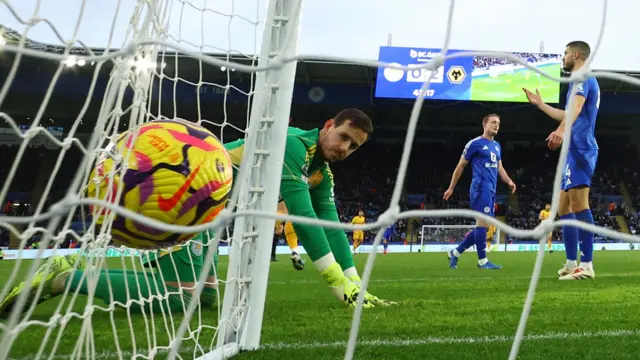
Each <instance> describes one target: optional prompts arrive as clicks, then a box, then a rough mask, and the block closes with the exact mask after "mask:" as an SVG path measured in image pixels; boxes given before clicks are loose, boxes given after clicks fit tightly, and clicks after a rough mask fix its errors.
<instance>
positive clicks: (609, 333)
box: [260, 329, 640, 350]
mask: <svg viewBox="0 0 640 360" xmlns="http://www.w3.org/2000/svg"><path fill="white" fill-rule="evenodd" d="M626 336H640V329H635V330H602V331H583V332H576V333H569V332H548V333H542V334H529V335H525V336H524V339H523V341H540V340H567V339H569V340H575V339H588V338H597V337H606V338H617V337H626ZM513 340H514V336H506V335H493V336H481V337H427V338H421V339H377V340H361V341H358V345H359V346H388V347H402V346H421V345H432V344H489V343H504V342H513ZM346 346H347V342H346V341H334V342H306V343H305V342H299V343H284V342H283V343H267V344H262V345H261V346H260V349H264V350H297V349H320V348H343V347H346Z"/></svg>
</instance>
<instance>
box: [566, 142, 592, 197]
mask: <svg viewBox="0 0 640 360" xmlns="http://www.w3.org/2000/svg"><path fill="white" fill-rule="evenodd" d="M597 162H598V149H590V150H578V149H569V154H568V156H567V165H566V166H565V168H564V176H563V177H562V187H561V189H562V190H564V191H567V190H569V189H573V188H575V187H578V186H586V187H591V178H592V177H593V172H594V171H595V169H596V163H597Z"/></svg>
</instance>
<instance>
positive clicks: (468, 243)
mask: <svg viewBox="0 0 640 360" xmlns="http://www.w3.org/2000/svg"><path fill="white" fill-rule="evenodd" d="M477 231H478V228H477V227H476V228H474V229H473V230H471V231H469V232H468V233H467V235H465V236H464V239H463V240H462V242H461V243H460V244H459V245H458V247H457V248H455V249H453V250H450V251H448V252H447V257H448V258H449V267H450V268H451V269H456V268H457V267H458V258H459V257H460V255H462V254H463V253H464V252H465V251H467V249H469V248H470V247H472V246H473V244H475V241H476V240H475V239H476V232H477Z"/></svg>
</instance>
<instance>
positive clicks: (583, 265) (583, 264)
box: [580, 261, 593, 270]
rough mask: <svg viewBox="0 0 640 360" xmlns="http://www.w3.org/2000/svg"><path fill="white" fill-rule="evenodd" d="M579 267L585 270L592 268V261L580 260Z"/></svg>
mask: <svg viewBox="0 0 640 360" xmlns="http://www.w3.org/2000/svg"><path fill="white" fill-rule="evenodd" d="M580 267H581V268H583V269H585V270H593V263H592V262H591V261H581V262H580Z"/></svg>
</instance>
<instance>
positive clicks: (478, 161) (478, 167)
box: [443, 114, 516, 270]
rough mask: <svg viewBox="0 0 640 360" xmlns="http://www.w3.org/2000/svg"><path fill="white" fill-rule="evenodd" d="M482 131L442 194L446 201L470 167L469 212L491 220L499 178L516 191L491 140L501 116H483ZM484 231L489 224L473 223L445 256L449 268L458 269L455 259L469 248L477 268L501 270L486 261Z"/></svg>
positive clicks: (485, 237) (471, 142) (485, 236)
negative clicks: (465, 170)
mask: <svg viewBox="0 0 640 360" xmlns="http://www.w3.org/2000/svg"><path fill="white" fill-rule="evenodd" d="M482 128H483V133H482V136H478V137H477V138H475V139H472V140H471V141H469V142H468V143H467V145H466V146H465V147H464V151H463V152H462V157H461V158H460V161H459V162H458V165H457V166H456V168H455V170H454V171H453V175H452V176H451V183H450V185H449V188H448V189H447V191H445V192H444V196H443V198H444V199H445V200H449V198H450V197H451V194H453V189H454V188H455V187H456V184H457V183H458V180H460V176H461V175H462V172H463V171H464V168H465V167H466V166H467V164H468V163H471V171H472V174H473V179H472V180H471V187H470V189H469V203H470V205H471V209H472V210H475V211H479V212H482V213H484V214H486V215H489V216H493V212H494V205H495V201H496V187H497V185H498V176H500V179H502V181H504V182H505V183H506V184H507V185H508V186H509V188H511V192H512V193H513V192H515V191H516V184H515V183H514V182H513V181H512V180H511V178H510V177H509V175H508V174H507V171H506V170H505V169H504V167H502V155H501V152H502V150H501V147H500V144H498V142H497V141H495V140H494V139H493V138H494V137H495V136H496V135H497V134H498V130H499V129H500V116H498V115H496V114H489V115H487V116H485V117H484V119H482ZM487 227H488V224H487V223H485V222H484V221H481V220H476V227H475V229H473V230H472V231H470V232H469V233H468V234H467V235H466V236H465V237H464V240H462V243H460V245H458V247H457V248H456V249H454V250H451V251H449V252H448V253H447V256H448V257H449V267H450V268H452V269H455V268H457V267H458V258H459V257H460V255H461V254H462V253H463V252H465V251H466V250H467V249H468V248H470V247H471V246H472V245H475V246H476V250H477V252H478V267H479V268H482V269H491V270H495V269H501V268H502V267H501V266H499V265H495V264H493V263H491V262H490V261H489V260H488V259H487V253H486V246H487V243H486V241H487Z"/></svg>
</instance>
